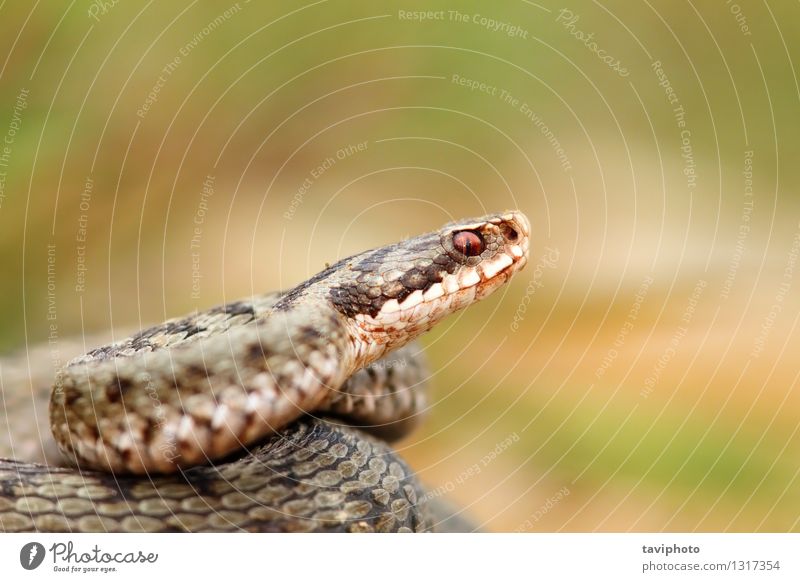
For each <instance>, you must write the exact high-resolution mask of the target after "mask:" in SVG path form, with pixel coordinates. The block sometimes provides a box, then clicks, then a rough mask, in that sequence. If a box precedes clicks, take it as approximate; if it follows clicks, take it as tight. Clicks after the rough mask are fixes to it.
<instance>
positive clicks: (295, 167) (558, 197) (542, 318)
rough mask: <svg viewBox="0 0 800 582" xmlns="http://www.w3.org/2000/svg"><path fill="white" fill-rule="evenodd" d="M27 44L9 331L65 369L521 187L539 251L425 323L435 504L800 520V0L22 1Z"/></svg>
mask: <svg viewBox="0 0 800 582" xmlns="http://www.w3.org/2000/svg"><path fill="white" fill-rule="evenodd" d="M420 11H427V12H429V13H428V14H425V13H420ZM0 31H2V34H0V139H3V140H4V141H3V143H1V144H0V265H2V271H1V272H0V318H2V321H3V325H2V326H0V351H2V352H5V353H12V352H19V350H22V349H24V348H25V346H31V345H33V344H40V343H42V342H47V341H48V339H49V340H50V350H51V353H52V358H51V359H52V363H53V366H54V367H55V366H56V365H57V364H58V362H59V360H60V359H61V358H63V357H65V354H62V353H61V352H60V351H59V345H60V342H62V341H64V340H65V338H74V337H76V336H78V337H79V336H82V335H86V336H87V337H88V336H90V335H92V334H96V333H103V332H104V331H107V330H110V329H120V330H123V329H124V330H129V329H132V328H134V329H135V328H138V327H140V326H143V325H147V324H150V323H154V322H158V321H161V320H163V319H165V318H167V317H173V316H177V315H180V314H183V313H185V312H188V311H191V310H194V309H205V308H207V307H210V306H212V305H214V304H218V303H221V302H223V301H229V300H233V299H236V298H238V297H240V296H245V295H249V294H252V293H260V292H264V291H267V290H272V289H276V288H286V287H288V286H291V285H293V284H295V283H297V282H299V281H301V280H303V279H305V278H306V277H308V276H310V275H311V274H313V273H315V272H317V271H318V270H320V269H321V268H322V267H323V266H324V263H325V262H333V261H334V260H336V259H337V258H340V257H342V256H345V255H347V254H350V253H353V252H358V251H361V250H364V249H366V248H370V247H374V246H380V245H383V244H387V243H389V242H393V241H395V240H399V239H400V238H402V237H405V236H410V235H413V234H417V233H420V232H423V231H426V230H429V229H433V228H437V227H438V226H440V225H441V224H442V223H444V222H446V221H447V220H450V219H451V218H456V217H466V216H470V215H476V214H482V213H484V212H489V211H497V210H502V209H505V208H520V209H521V210H523V211H524V212H526V213H527V215H528V216H529V217H530V219H531V222H532V224H533V229H534V234H533V241H532V255H531V261H530V264H529V266H528V268H527V269H526V270H525V271H523V273H522V274H521V275H520V276H519V277H518V278H517V279H516V280H515V281H514V282H513V284H511V285H510V286H509V287H508V288H507V289H505V290H504V291H503V292H501V293H500V294H499V295H498V296H495V297H492V298H491V299H490V300H488V301H486V302H484V303H482V304H480V305H477V306H475V307H474V308H471V309H469V310H468V311H466V312H464V313H463V314H460V315H459V316H457V317H454V318H453V319H452V320H449V321H448V322H446V323H445V324H443V325H442V326H441V327H440V328H439V329H436V330H434V332H432V333H431V334H430V335H429V336H428V337H426V338H425V339H424V343H425V344H426V345H427V347H428V350H427V351H428V354H429V359H430V362H431V365H432V368H433V370H434V371H435V372H434V374H433V376H432V378H431V382H432V386H433V396H432V399H431V407H430V410H429V411H428V417H427V419H426V422H425V423H424V424H423V426H422V428H421V429H420V430H419V431H418V432H416V433H415V434H414V435H412V436H411V437H410V438H408V439H406V440H405V441H403V442H402V443H401V444H400V446H399V447H398V448H399V450H400V452H401V454H402V455H403V456H404V457H406V458H407V459H408V460H409V462H410V463H411V464H412V466H413V467H414V468H415V469H416V470H417V471H418V472H419V476H420V478H421V479H423V480H424V481H425V483H427V485H428V486H429V487H430V488H431V490H432V495H433V496H441V497H442V498H445V499H448V500H450V501H451V502H453V503H454V504H456V505H457V506H459V507H462V508H463V509H464V511H465V515H469V516H470V517H471V518H472V519H474V520H475V521H476V523H478V524H481V526H482V527H484V528H486V529H488V530H492V531H515V530H524V531H574V530H579V531H594V530H602V531H627V530H647V531H660V530H671V531H677V530H680V531H693V530H699V531H705V530H726V531H739V530H744V531H749V530H757V531H787V530H795V531H796V530H799V529H800V525H799V524H800V487H798V485H799V483H798V473H800V437H799V436H798V431H797V427H798V418H799V417H800V406H799V405H800V393H798V374H799V373H800V364H798V360H797V358H796V356H797V351H798V347H800V341H798V339H800V334H798V331H797V323H798V314H800V309H798V288H800V281H798V277H800V273H798V265H797V257H798V251H799V250H800V208H799V207H798V198H799V196H798V185H799V184H800V164H798V163H797V160H798V156H799V155H800V140H799V139H798V134H799V133H800V89H799V88H798V78H797V71H796V68H795V64H796V62H797V60H798V56H800V48H799V45H798V43H799V42H800V41H798V38H799V35H800V6H799V5H798V4H797V3H795V2H776V1H769V2H751V1H746V0H741V1H739V2H738V3H735V2H715V3H712V4H708V3H691V2H682V1H679V2H670V3H648V2H623V1H622V0H618V1H614V2H605V1H603V2H585V1H580V2H579V1H573V2H570V3H568V4H566V5H563V4H553V3H550V2H545V1H543V2H528V1H527V0H520V1H515V2H501V3H488V2H483V3H480V2H459V3H443V2H394V1H392V2H384V3H375V2H342V1H324V0H323V1H319V2H312V3H308V4H299V3H289V2H272V3H269V6H264V5H262V4H261V3H256V2H246V1H244V0H241V1H240V2H232V3H225V2H220V3H213V5H212V3H208V2H206V3H200V2H175V3H164V2H162V3H155V2H148V3H136V2H129V1H127V0H118V1H117V2H116V3H114V2H112V1H110V0H109V1H106V2H100V1H97V2H87V1H85V0H79V1H73V2H71V3H68V4H67V3H63V4H62V3H38V2H37V3H32V4H31V3H24V2H4V3H0ZM359 144H361V145H360V146H359Z"/></svg>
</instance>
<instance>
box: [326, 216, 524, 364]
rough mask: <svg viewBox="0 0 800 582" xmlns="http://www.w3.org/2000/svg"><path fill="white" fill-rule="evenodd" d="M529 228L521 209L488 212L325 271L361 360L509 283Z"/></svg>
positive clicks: (376, 355) (371, 358) (379, 353)
mask: <svg viewBox="0 0 800 582" xmlns="http://www.w3.org/2000/svg"><path fill="white" fill-rule="evenodd" d="M530 231H531V228H530V223H529V222H528V219H527V217H526V216H525V215H524V214H522V213H521V212H519V211H509V212H503V213H499V214H489V215H487V216H483V217H480V218H470V219H466V220H459V221H456V222H451V223H449V224H446V225H445V226H443V227H442V228H441V229H439V230H438V231H435V232H431V233H427V234H423V235H420V236H416V237H413V238H409V239H407V240H404V241H401V242H399V243H395V244H392V245H389V246H386V247H382V248H379V249H374V250H372V251H367V252H365V253H361V254H359V255H355V256H353V257H350V258H348V259H345V260H344V261H341V262H340V263H339V264H337V265H336V267H337V268H336V269H334V272H333V273H332V274H331V276H330V277H326V284H327V285H328V289H329V291H328V296H329V299H330V301H331V303H332V304H333V305H334V307H335V308H336V309H337V310H338V311H339V312H340V313H341V314H342V315H343V316H344V317H345V318H346V321H345V323H346V325H347V327H348V328H349V330H350V332H351V336H352V341H353V342H354V344H355V353H356V365H357V366H365V365H368V364H369V363H370V362H372V361H374V360H375V359H377V358H379V357H381V356H382V355H383V354H385V353H386V352H388V351H390V350H393V349H395V348H397V347H400V346H401V345H403V344H405V343H407V342H409V341H411V340H412V339H414V338H415V337H417V336H419V335H420V334H421V333H424V332H425V331H427V330H429V329H430V328H431V327H433V326H434V325H435V324H436V323H437V322H439V321H440V320H441V319H442V318H444V317H446V316H447V315H449V314H450V313H453V312H455V311H458V310H459V309H462V308H464V307H467V306H468V305H471V304H472V303H474V302H476V301H479V300H481V299H484V298H485V297H487V296H489V295H490V294H491V293H492V292H494V291H495V290H496V289H498V288H499V287H501V286H502V285H503V284H504V283H506V282H508V281H509V280H510V279H511V277H512V276H513V275H514V274H515V273H516V272H517V271H519V270H520V269H522V268H523V267H524V266H525V264H526V263H527V261H528V247H529V240H530Z"/></svg>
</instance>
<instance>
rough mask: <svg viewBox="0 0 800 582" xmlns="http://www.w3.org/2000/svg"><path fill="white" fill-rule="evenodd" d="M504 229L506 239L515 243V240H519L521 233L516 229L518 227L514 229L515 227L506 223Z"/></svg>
mask: <svg viewBox="0 0 800 582" xmlns="http://www.w3.org/2000/svg"><path fill="white" fill-rule="evenodd" d="M502 231H503V235H504V236H505V237H506V240H507V241H508V242H512V243H513V242H517V240H519V233H518V232H517V231H516V229H514V228H512V227H510V226H508V225H505V226H504V227H503V229H502Z"/></svg>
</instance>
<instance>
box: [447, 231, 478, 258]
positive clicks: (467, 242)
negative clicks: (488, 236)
mask: <svg viewBox="0 0 800 582" xmlns="http://www.w3.org/2000/svg"><path fill="white" fill-rule="evenodd" d="M453 246H454V247H455V248H456V250H457V251H458V252H460V253H461V254H463V255H466V256H468V257H474V256H477V255H479V254H481V253H482V252H483V248H484V245H483V239H482V238H481V237H480V235H478V234H477V233H475V232H472V231H469V230H464V231H461V232H457V233H456V234H455V235H454V236H453Z"/></svg>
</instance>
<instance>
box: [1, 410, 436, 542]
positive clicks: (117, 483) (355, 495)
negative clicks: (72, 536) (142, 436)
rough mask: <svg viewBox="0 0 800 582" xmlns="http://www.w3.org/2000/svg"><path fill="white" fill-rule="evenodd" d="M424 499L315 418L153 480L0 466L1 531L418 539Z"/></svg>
mask: <svg viewBox="0 0 800 582" xmlns="http://www.w3.org/2000/svg"><path fill="white" fill-rule="evenodd" d="M422 498H423V491H422V489H421V488H420V486H419V485H418V484H417V482H416V480H415V479H414V478H413V474H412V473H411V471H410V470H409V468H408V467H407V466H406V464H405V463H404V462H403V461H402V460H400V459H399V458H398V457H397V456H396V455H395V454H394V453H393V452H392V450H391V449H390V448H389V447H388V446H387V445H386V444H385V443H383V442H381V441H379V440H377V439H375V438H373V437H371V436H369V435H367V434H364V433H363V432H360V431H358V430H356V429H353V428H348V427H345V426H341V425H336V424H332V423H330V422H325V421H322V420H318V419H305V420H301V421H298V422H295V423H294V424H292V425H291V426H290V427H288V428H287V429H286V431H285V432H284V434H282V435H280V436H278V435H276V436H273V437H271V438H270V439H269V440H268V442H267V443H265V444H264V445H262V446H259V447H256V448H255V449H253V451H252V452H251V453H249V454H247V455H246V456H245V457H243V458H241V459H239V460H236V461H232V462H229V463H224V464H222V465H220V466H211V467H194V468H191V469H188V470H186V471H185V472H184V473H183V474H179V475H169V476H160V477H154V478H152V479H142V478H137V477H117V476H114V475H112V474H110V473H101V472H93V471H85V472H79V471H76V470H75V469H67V468H59V467H50V466H44V465H38V464H30V463H19V462H16V461H7V460H2V459H0V531H5V532H18V531H32V530H36V531H40V532H119V531H125V532H172V531H204V532H212V531H256V532H296V531H318V532H333V531H336V532H392V531H398V532H402V531H408V532H420V531H427V530H428V529H430V526H431V522H430V519H429V517H428V515H427V512H426V509H425V506H424V504H421V503H418V500H419V499H422Z"/></svg>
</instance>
